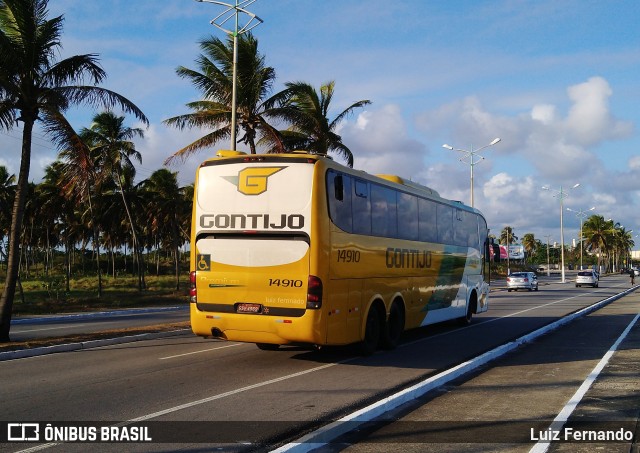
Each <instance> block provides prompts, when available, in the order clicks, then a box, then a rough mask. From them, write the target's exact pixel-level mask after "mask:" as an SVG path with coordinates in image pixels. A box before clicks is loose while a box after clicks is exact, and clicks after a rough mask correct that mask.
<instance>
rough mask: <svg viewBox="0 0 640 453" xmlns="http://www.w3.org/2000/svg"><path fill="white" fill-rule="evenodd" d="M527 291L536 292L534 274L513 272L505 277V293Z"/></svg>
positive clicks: (536, 279) (536, 284)
mask: <svg viewBox="0 0 640 453" xmlns="http://www.w3.org/2000/svg"><path fill="white" fill-rule="evenodd" d="M519 289H528V290H529V291H532V290H536V291H538V277H537V276H536V274H535V273H534V272H514V273H513V274H510V275H509V276H508V277H507V291H509V292H511V291H512V290H513V291H517V290H519Z"/></svg>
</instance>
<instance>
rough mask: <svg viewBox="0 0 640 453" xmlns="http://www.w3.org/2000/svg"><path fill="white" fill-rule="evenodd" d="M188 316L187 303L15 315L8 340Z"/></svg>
mask: <svg viewBox="0 0 640 453" xmlns="http://www.w3.org/2000/svg"><path fill="white" fill-rule="evenodd" d="M188 320H189V307H188V306H187V305H186V304H184V305H183V306H175V307H161V308H146V309H133V310H111V311H103V312H97V313H78V314H75V315H52V316H33V317H23V318H16V319H14V320H13V321H12V323H11V341H16V342H18V341H27V340H35V339H42V338H49V337H62V336H69V335H77V334H84V333H94V332H101V331H104V330H116V329H128V328H132V327H141V326H151V325H156V324H166V323H177V322H183V321H188Z"/></svg>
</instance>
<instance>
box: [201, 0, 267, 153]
mask: <svg viewBox="0 0 640 453" xmlns="http://www.w3.org/2000/svg"><path fill="white" fill-rule="evenodd" d="M196 2H200V3H213V4H215V5H220V6H225V7H226V8H227V9H225V10H224V11H223V12H222V13H220V14H218V15H217V16H216V17H214V18H213V19H212V20H211V21H210V23H211V25H213V26H214V27H216V28H218V29H220V30H222V31H223V32H225V33H226V34H228V35H229V36H233V75H232V77H233V80H232V82H231V83H232V88H231V150H232V151H235V150H236V122H237V120H236V117H237V113H236V110H237V108H236V104H237V93H236V92H237V85H238V80H237V79H238V77H237V72H238V68H237V67H238V35H241V34H243V33H247V32H249V31H251V30H253V29H254V28H255V27H257V26H258V25H260V24H261V23H262V19H260V18H259V17H258V16H256V15H255V14H253V13H251V12H249V11H247V10H246V9H244V8H245V7H247V6H249V5H250V4H252V3H254V2H256V0H235V4H233V5H232V4H228V3H224V2H220V1H216V0H196ZM240 13H244V14H246V15H247V16H248V17H249V18H248V20H247V22H246V23H245V24H244V25H243V26H242V27H239V19H238V16H239V15H240ZM231 18H233V19H234V27H233V29H232V30H227V29H226V28H224V25H225V24H226V23H227V22H228V21H230V20H231Z"/></svg>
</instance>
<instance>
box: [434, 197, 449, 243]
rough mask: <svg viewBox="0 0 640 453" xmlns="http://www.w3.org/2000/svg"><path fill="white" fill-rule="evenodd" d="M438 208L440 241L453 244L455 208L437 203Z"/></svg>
mask: <svg viewBox="0 0 640 453" xmlns="http://www.w3.org/2000/svg"><path fill="white" fill-rule="evenodd" d="M437 206H438V207H437V210H438V242H442V243H443V244H453V208H452V207H451V206H447V205H444V204H440V203H438V204H437Z"/></svg>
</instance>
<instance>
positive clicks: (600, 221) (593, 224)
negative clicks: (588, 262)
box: [582, 214, 613, 272]
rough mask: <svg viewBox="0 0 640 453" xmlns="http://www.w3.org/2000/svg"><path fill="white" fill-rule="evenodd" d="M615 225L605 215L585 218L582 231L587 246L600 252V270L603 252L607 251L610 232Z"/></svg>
mask: <svg viewBox="0 0 640 453" xmlns="http://www.w3.org/2000/svg"><path fill="white" fill-rule="evenodd" d="M612 227H613V225H612V223H611V222H610V221H607V220H605V219H604V217H603V216H601V215H597V214H594V215H592V216H591V217H589V218H588V219H587V220H585V222H584V224H583V225H582V233H583V235H584V237H585V242H586V246H587V247H588V248H590V249H591V250H597V253H598V272H599V271H600V266H601V264H602V254H603V252H605V253H606V251H607V248H608V243H609V233H610V231H611V229H612Z"/></svg>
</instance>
